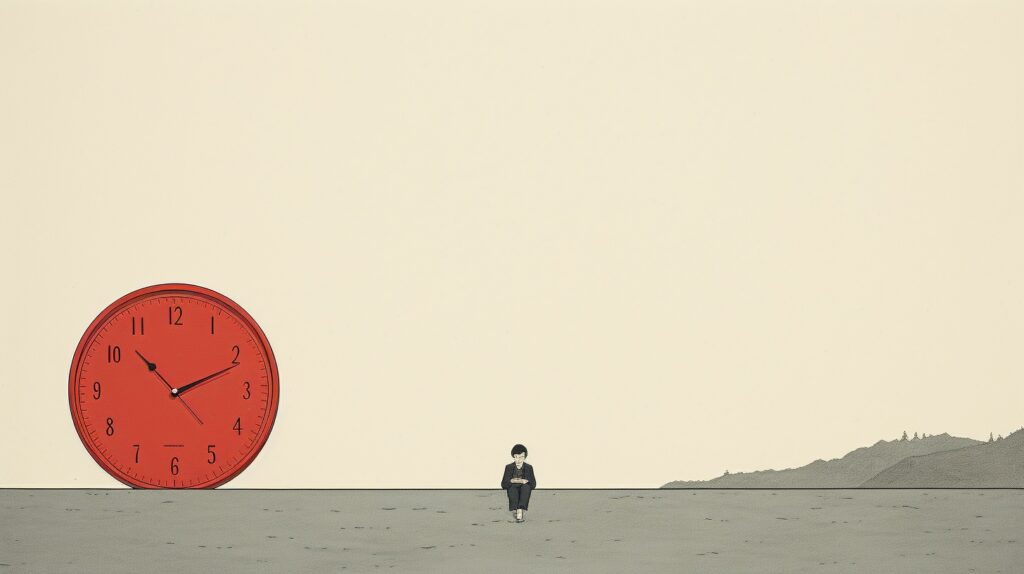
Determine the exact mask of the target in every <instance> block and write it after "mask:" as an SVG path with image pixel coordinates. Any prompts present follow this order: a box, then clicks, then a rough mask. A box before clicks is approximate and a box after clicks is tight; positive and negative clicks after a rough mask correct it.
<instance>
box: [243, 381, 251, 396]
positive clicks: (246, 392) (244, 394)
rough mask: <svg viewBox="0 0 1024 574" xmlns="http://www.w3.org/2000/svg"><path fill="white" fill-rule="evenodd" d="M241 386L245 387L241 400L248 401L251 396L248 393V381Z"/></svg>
mask: <svg viewBox="0 0 1024 574" xmlns="http://www.w3.org/2000/svg"><path fill="white" fill-rule="evenodd" d="M242 384H243V385H245V393H243V394H242V398H243V399H245V400H249V397H251V396H252V393H250V392H249V381H245V382H244V383H242Z"/></svg>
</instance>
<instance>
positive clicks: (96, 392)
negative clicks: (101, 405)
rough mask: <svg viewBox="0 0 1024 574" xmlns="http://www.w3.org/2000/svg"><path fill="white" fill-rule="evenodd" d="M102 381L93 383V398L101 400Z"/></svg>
mask: <svg viewBox="0 0 1024 574" xmlns="http://www.w3.org/2000/svg"><path fill="white" fill-rule="evenodd" d="M100 394H101V393H100V382H99V381H96V382H95V383H93V384H92V398H94V399H96V400H100Z"/></svg>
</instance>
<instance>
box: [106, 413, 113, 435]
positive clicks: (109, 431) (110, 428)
mask: <svg viewBox="0 0 1024 574" xmlns="http://www.w3.org/2000/svg"><path fill="white" fill-rule="evenodd" d="M107 436H114V419H112V418H110V417H107Z"/></svg>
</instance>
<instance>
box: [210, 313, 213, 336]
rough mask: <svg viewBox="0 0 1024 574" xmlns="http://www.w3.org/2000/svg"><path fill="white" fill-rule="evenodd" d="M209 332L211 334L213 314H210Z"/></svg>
mask: <svg viewBox="0 0 1024 574" xmlns="http://www.w3.org/2000/svg"><path fill="white" fill-rule="evenodd" d="M210 334H211V335H212V334H213V315H210Z"/></svg>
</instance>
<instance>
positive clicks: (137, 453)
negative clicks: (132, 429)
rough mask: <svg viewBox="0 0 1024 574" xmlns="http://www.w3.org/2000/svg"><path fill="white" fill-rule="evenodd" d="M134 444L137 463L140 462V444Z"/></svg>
mask: <svg viewBox="0 0 1024 574" xmlns="http://www.w3.org/2000/svg"><path fill="white" fill-rule="evenodd" d="M132 446H134V447H135V463H136V464H138V462H139V445H137V444H133V445H132Z"/></svg>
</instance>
